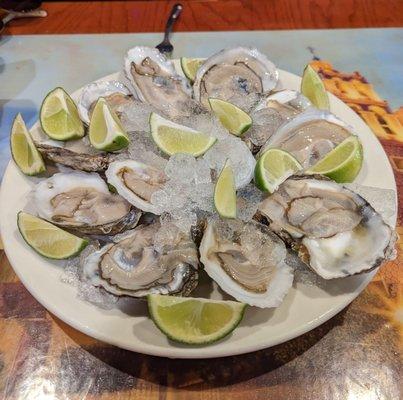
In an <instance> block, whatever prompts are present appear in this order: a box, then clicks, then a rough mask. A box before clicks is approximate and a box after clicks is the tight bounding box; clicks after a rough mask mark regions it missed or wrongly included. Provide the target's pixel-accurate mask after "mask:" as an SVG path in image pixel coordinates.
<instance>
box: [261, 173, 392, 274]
mask: <svg viewBox="0 0 403 400" xmlns="http://www.w3.org/2000/svg"><path fill="white" fill-rule="evenodd" d="M257 217H258V218H259V217H260V218H261V219H263V220H266V221H267V222H268V224H269V227H270V229H272V230H273V231H275V232H277V233H278V234H279V235H281V236H282V237H283V238H284V239H285V240H286V241H287V242H288V243H289V244H290V245H291V246H292V248H294V249H295V250H296V251H297V252H298V255H299V257H300V258H301V259H302V261H303V262H305V263H306V264H307V265H309V266H310V267H311V268H312V269H313V270H314V271H315V272H316V273H317V274H318V275H320V276H321V277H322V278H325V279H332V278H341V277H345V276H349V275H354V274H358V273H360V272H365V271H369V270H371V269H373V268H376V267H378V266H380V265H381V264H382V263H383V262H384V261H386V260H388V259H390V258H391V257H392V256H393V254H394V242H395V233H394V231H393V229H392V228H391V227H390V226H389V225H387V224H386V223H385V222H384V220H383V219H382V217H381V215H379V214H378V213H377V212H376V211H375V210H374V209H373V208H372V207H371V205H370V204H368V203H367V202H366V201H365V200H364V199H363V198H362V197H361V196H359V195H358V194H356V193H354V192H353V191H351V190H349V189H347V188H345V187H343V186H342V185H339V184H337V183H336V182H333V181H331V180H329V179H327V178H325V177H321V176H320V175H315V176H304V175H302V176H294V177H291V178H288V179H287V180H286V181H285V182H283V183H282V184H281V185H280V187H279V189H278V190H277V192H275V193H274V194H272V195H270V196H269V197H267V198H266V199H265V200H264V201H263V202H262V203H261V204H260V206H259V209H258V215H257Z"/></svg>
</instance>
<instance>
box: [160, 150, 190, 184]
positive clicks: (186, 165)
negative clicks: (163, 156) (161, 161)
mask: <svg viewBox="0 0 403 400" xmlns="http://www.w3.org/2000/svg"><path fill="white" fill-rule="evenodd" d="M196 169H197V162H196V159H195V158H194V157H193V156H192V155H190V154H181V153H179V154H174V155H172V156H171V157H170V158H169V161H168V163H167V165H166V167H165V173H166V174H167V176H168V177H169V178H171V180H175V181H180V182H182V183H187V182H191V181H193V180H194V178H195V176H196Z"/></svg>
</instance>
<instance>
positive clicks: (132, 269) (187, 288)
mask: <svg viewBox="0 0 403 400" xmlns="http://www.w3.org/2000/svg"><path fill="white" fill-rule="evenodd" d="M159 229H160V223H159V220H158V219H156V220H154V221H153V222H152V223H150V224H149V225H139V226H138V227H137V228H135V229H134V230H132V231H130V232H127V233H125V234H123V235H119V236H120V237H118V238H115V239H114V243H110V244H107V245H105V246H104V247H102V248H101V249H100V250H98V251H96V252H94V253H92V254H91V255H89V256H88V257H87V258H86V259H85V261H84V264H83V277H84V278H85V279H86V280H88V281H90V282H91V283H92V284H93V285H95V286H100V287H103V288H104V289H105V290H107V291H108V292H110V293H112V294H114V295H117V296H131V297H143V296H147V295H148V294H151V293H159V294H181V295H183V296H186V295H188V294H189V293H190V292H191V291H192V290H193V289H194V288H195V287H196V285H197V279H198V272H197V268H198V256H197V249H196V246H195V244H194V243H193V241H192V240H191V239H190V237H189V235H185V234H184V233H182V232H179V231H176V235H173V239H172V241H171V242H170V243H169V244H167V245H165V246H162V248H160V247H156V246H154V244H155V243H154V242H155V238H156V236H157V233H158V230H159Z"/></svg>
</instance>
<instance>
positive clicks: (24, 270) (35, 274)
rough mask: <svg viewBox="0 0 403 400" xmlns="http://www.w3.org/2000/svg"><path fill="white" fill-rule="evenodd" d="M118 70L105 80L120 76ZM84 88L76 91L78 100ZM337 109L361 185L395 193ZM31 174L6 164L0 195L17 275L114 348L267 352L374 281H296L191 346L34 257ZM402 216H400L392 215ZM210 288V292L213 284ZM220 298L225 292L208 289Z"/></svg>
mask: <svg viewBox="0 0 403 400" xmlns="http://www.w3.org/2000/svg"><path fill="white" fill-rule="evenodd" d="M117 77H118V74H114V75H112V76H109V77H105V78H103V79H111V78H112V79H116V78H117ZM280 85H281V86H282V87H283V88H288V89H297V90H298V89H299V86H300V78H299V77H298V76H296V75H293V74H291V73H288V72H285V71H280ZM79 92H80V91H77V92H76V93H74V95H73V97H75V98H76V97H77V96H78V94H79ZM330 97H331V98H330V104H331V111H332V112H333V113H334V114H336V115H337V116H339V117H340V118H341V119H342V120H344V121H345V122H347V123H348V124H350V125H351V126H352V127H353V128H354V131H355V132H356V133H357V134H358V136H359V137H360V139H361V141H362V143H363V147H364V166H363V168H362V171H361V173H360V175H359V177H358V178H357V181H356V182H358V183H362V184H364V185H368V186H373V187H379V188H384V189H393V190H395V191H396V185H395V180H394V177H393V173H392V169H391V166H390V164H389V162H388V159H387V157H386V154H385V152H384V150H383V148H382V147H381V145H380V143H379V142H378V140H377V139H376V137H375V136H374V134H373V133H372V132H371V130H370V129H369V128H368V126H367V125H366V124H365V123H364V122H363V121H362V120H361V119H360V118H359V117H358V115H357V114H355V113H354V112H353V111H352V110H351V109H350V108H349V107H348V106H347V105H345V104H344V103H343V102H342V101H340V100H338V99H337V98H336V97H334V96H330ZM32 186H33V179H32V178H31V179H29V178H27V177H25V176H24V175H23V174H22V173H20V171H19V170H18V168H17V167H16V166H15V165H14V163H13V162H10V164H9V165H8V168H7V171H6V173H5V175H4V179H3V183H2V187H1V193H0V230H1V234H2V239H3V242H4V247H5V251H6V254H7V257H8V259H9V260H10V263H11V265H12V266H13V268H14V270H15V272H16V273H17V275H18V276H19V278H20V279H21V281H22V282H23V284H24V285H25V287H26V288H27V289H28V290H29V291H30V292H31V294H32V295H33V296H34V297H35V298H36V299H37V300H38V301H39V302H40V303H41V304H42V305H43V306H44V307H46V308H47V309H48V310H49V311H50V312H52V313H53V314H55V315H56V316H57V317H59V318H60V319H62V320H63V321H65V322H66V323H68V324H69V325H71V326H73V327H74V328H76V329H78V330H80V331H82V332H84V333H86V334H88V335H90V336H93V337H94V338H97V339H100V340H102V341H104V342H108V343H111V344H113V345H116V346H119V347H122V348H125V349H128V350H133V351H137V352H140V353H145V354H152V355H157V356H166V357H172V358H210V357H222V356H229V355H235V354H242V353H247V352H251V351H254V350H259V349H263V348H266V347H270V346H273V345H276V344H278V343H282V342H285V341H286V340H289V339H292V338H294V337H296V336H299V335H301V334H303V333H305V332H307V331H309V330H311V329H313V328H315V327H317V326H318V325H320V324H322V323H324V322H325V321H327V320H328V319H329V318H331V317H333V316H334V315H335V314H336V313H338V312H339V311H340V310H341V309H343V308H344V307H345V306H347V305H348V304H349V303H350V302H351V301H352V300H353V299H354V298H355V297H356V296H357V295H358V294H359V293H360V292H361V291H362V290H363V289H364V288H365V286H366V285H367V284H368V283H369V281H370V280H371V278H372V276H373V275H374V274H375V272H376V271H373V272H371V273H369V274H363V275H357V276H353V277H349V278H346V279H339V280H335V281H328V282H326V285H325V286H322V287H317V286H314V285H311V284H305V283H298V284H294V287H293V288H292V289H291V291H290V292H289V293H288V295H287V296H286V298H285V301H284V302H283V304H282V305H281V306H280V307H278V308H277V309H264V310H262V309H258V308H254V307H248V309H247V311H246V313H245V317H244V319H243V321H242V323H241V325H240V326H239V327H238V328H237V329H236V330H235V332H233V334H232V335H231V336H229V337H227V338H225V339H224V340H222V341H220V342H218V343H215V344H213V345H210V346H207V347H200V348H199V347H188V346H184V345H178V344H175V343H172V342H170V341H168V339H167V338H166V337H165V336H164V335H163V334H162V333H161V332H160V331H159V330H158V329H157V328H156V327H155V326H154V324H153V322H152V321H151V320H150V319H149V318H148V317H147V310H146V305H145V302H142V301H136V300H135V301H132V302H129V303H127V302H125V303H124V304H122V305H121V306H119V307H116V308H114V309H112V310H104V309H101V308H99V307H97V306H95V305H93V304H91V303H89V302H86V301H84V300H81V299H79V298H78V297H77V288H76V287H73V286H70V285H68V284H66V283H64V282H62V281H61V279H60V278H61V275H62V272H63V271H62V267H61V265H62V263H60V262H55V261H49V260H47V259H45V258H42V257H41V256H39V255H38V254H36V253H35V252H34V251H33V250H32V249H31V248H30V247H29V246H27V245H26V243H25V242H24V240H23V239H22V237H21V236H20V234H19V232H18V229H17V224H16V215H17V212H18V211H20V210H22V209H24V208H25V207H26V205H27V201H28V200H27V195H28V193H29V191H30V190H31V188H32ZM393 218H394V221H395V220H396V215H395V216H394V217H393ZM204 289H207V292H209V290H210V289H211V288H208V287H207V288H206V287H205V288H204ZM210 295H211V296H212V297H214V298H219V297H220V292H218V291H216V290H214V291H213V292H211V293H210Z"/></svg>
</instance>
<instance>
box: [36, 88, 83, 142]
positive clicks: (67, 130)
mask: <svg viewBox="0 0 403 400" xmlns="http://www.w3.org/2000/svg"><path fill="white" fill-rule="evenodd" d="M40 121H41V125H42V129H43V131H44V132H45V133H46V134H47V135H48V136H49V137H50V138H52V139H55V140H73V139H79V138H81V137H83V136H84V133H85V131H84V125H83V123H82V121H81V120H80V117H79V114H78V110H77V107H76V105H75V103H74V101H73V100H72V98H71V97H70V96H69V95H68V94H67V93H66V91H65V90H64V89H62V88H60V87H59V88H56V89H54V90H52V91H51V92H50V93H48V95H47V96H46V97H45V99H44V100H43V102H42V106H41V111H40Z"/></svg>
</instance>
